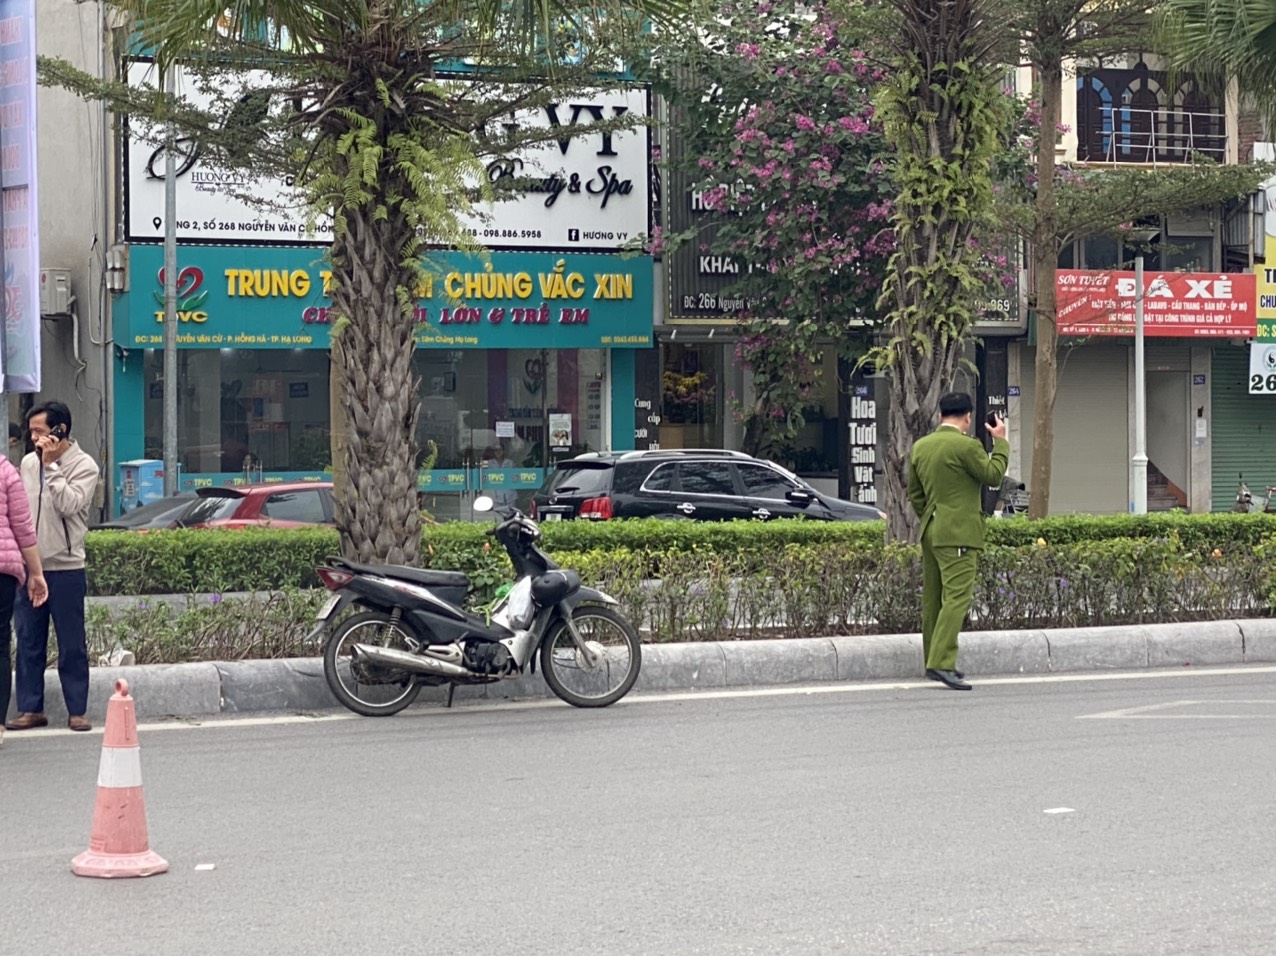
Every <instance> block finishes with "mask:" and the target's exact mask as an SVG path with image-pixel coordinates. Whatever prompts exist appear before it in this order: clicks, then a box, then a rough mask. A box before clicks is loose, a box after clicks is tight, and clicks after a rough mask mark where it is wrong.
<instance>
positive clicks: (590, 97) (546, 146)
mask: <svg viewBox="0 0 1276 956" xmlns="http://www.w3.org/2000/svg"><path fill="white" fill-rule="evenodd" d="M449 82H452V83H465V82H469V81H467V80H461V79H454V80H451V81H449ZM650 103H651V98H650V94H649V93H648V91H647V90H646V89H645V88H629V89H599V90H584V91H581V92H578V93H573V94H572V95H571V96H568V97H564V98H562V99H561V100H558V101H555V102H549V103H546V104H544V105H543V106H538V107H536V108H535V109H527V110H520V111H518V112H516V113H515V114H514V115H513V116H512V117H509V118H508V119H507V120H505V121H504V122H503V123H502V125H506V126H510V127H513V128H515V129H518V128H521V129H522V130H523V131H524V132H526V131H529V130H544V131H553V132H554V133H558V132H559V131H561V133H562V135H561V136H560V135H555V136H553V137H551V138H550V139H548V140H547V141H545V142H541V143H536V144H531V145H526V146H523V147H522V148H520V149H519V150H517V151H516V152H515V153H514V154H513V155H511V156H509V157H506V158H497V159H493V160H491V161H490V162H489V163H488V164H487V176H488V179H489V180H490V181H491V183H492V185H493V188H496V189H509V190H512V192H513V197H512V198H508V199H503V200H501V201H499V202H496V203H490V204H488V205H486V206H483V207H481V208H480V210H479V215H477V216H475V217H472V218H470V219H469V220H468V221H467V225H468V227H469V229H470V232H471V233H472V234H473V235H474V237H475V238H476V239H477V240H478V241H479V243H481V244H482V245H484V246H486V247H487V248H489V249H580V250H594V251H603V250H606V251H614V250H620V249H624V248H626V247H628V246H630V245H632V244H633V242H634V241H635V240H636V239H638V238H639V237H640V236H643V235H645V234H646V233H647V232H648V231H649V230H650V228H651V198H652V197H651V172H650V170H651V131H650V127H649V126H648V125H647V123H646V119H647V118H648V117H650V115H651V105H650ZM630 119H634V120H641V122H640V123H639V124H638V125H637V126H634V127H632V128H626V129H608V128H607V127H605V126H600V124H603V123H607V122H615V121H626V120H630ZM592 126H598V127H599V128H598V129H597V130H593V131H590V129H589V128H590V127H592ZM582 130H583V131H582ZM569 134H570V135H569Z"/></svg>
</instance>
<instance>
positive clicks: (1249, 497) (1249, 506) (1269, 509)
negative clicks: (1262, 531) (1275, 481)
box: [1232, 474, 1276, 514]
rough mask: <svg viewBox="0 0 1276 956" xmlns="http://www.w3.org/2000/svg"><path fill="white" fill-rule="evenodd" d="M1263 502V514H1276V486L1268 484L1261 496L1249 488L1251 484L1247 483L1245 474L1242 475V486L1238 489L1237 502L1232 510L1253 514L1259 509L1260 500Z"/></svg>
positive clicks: (1238, 512)
mask: <svg viewBox="0 0 1276 956" xmlns="http://www.w3.org/2000/svg"><path fill="white" fill-rule="evenodd" d="M1260 501H1261V502H1262V509H1261V510H1262V512H1263V514H1276V486H1273V485H1268V486H1267V487H1266V488H1265V489H1264V492H1263V495H1262V496H1261V497H1260V496H1258V495H1255V494H1254V493H1253V492H1251V491H1250V490H1249V486H1248V485H1246V484H1245V476H1244V475H1243V474H1242V475H1241V476H1240V487H1238V488H1237V489H1236V504H1234V505H1232V511H1234V512H1236V513H1237V514H1253V513H1254V512H1257V511H1258V510H1259V502H1260Z"/></svg>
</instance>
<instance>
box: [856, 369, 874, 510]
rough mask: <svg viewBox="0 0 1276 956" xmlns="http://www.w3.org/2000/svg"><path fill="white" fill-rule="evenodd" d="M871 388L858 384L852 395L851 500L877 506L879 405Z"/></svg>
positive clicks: (866, 384) (867, 385) (870, 386)
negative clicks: (875, 475) (876, 475)
mask: <svg viewBox="0 0 1276 956" xmlns="http://www.w3.org/2000/svg"><path fill="white" fill-rule="evenodd" d="M872 394H873V389H872V385H871V384H868V383H865V384H863V385H856V386H855V391H854V393H853V394H852V395H851V414H850V422H849V427H850V430H851V436H850V437H851V441H850V454H851V500H853V501H858V502H860V503H861V504H866V505H873V504H877V483H876V479H875V477H874V473H875V472H876V470H877V402H876V401H875V400H874V399H873V398H872V397H871V396H872Z"/></svg>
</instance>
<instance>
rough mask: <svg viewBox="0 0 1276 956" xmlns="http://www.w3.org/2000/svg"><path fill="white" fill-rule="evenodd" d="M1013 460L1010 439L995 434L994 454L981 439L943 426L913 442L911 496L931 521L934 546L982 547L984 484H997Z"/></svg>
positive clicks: (923, 518) (924, 520) (916, 508)
mask: <svg viewBox="0 0 1276 956" xmlns="http://www.w3.org/2000/svg"><path fill="white" fill-rule="evenodd" d="M1009 461H1010V443H1009V442H1007V441H1006V440H1005V439H1004V438H998V439H994V441H993V444H992V457H991V458H990V457H989V456H988V453H987V452H985V451H984V446H983V445H982V444H981V443H980V442H979V441H978V439H975V438H971V437H970V436H969V435H966V434H965V433H963V432H961V431H959V430H958V429H956V428H951V427H948V426H940V427H939V428H937V429H935V431H933V432H931V433H930V434H929V435H927V436H926V437H925V438H922V439H919V440H918V442H917V444H915V445H914V446H913V453H912V455H911V456H910V457H909V462H908V500H909V501H910V502H911V503H912V505H913V510H914V511H916V512H917V517H919V518H921V521H922V528H921V530H922V533H925V532H926V529H927V526H928V525H929V526H930V539H929V540H930V546H931V547H932V548H982V547H983V546H984V508H983V495H982V494H981V492H982V489H983V487H984V486H985V485H990V486H992V487H997V486H999V485H1000V484H1001V479H1002V478H1003V477H1005V474H1006V465H1007V464H1008V463H1009Z"/></svg>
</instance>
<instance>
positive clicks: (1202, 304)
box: [1055, 269, 1257, 338]
mask: <svg viewBox="0 0 1276 956" xmlns="http://www.w3.org/2000/svg"><path fill="white" fill-rule="evenodd" d="M1143 280H1144V282H1143V290H1142V293H1143V334H1144V335H1146V336H1159V337H1170V336H1177V337H1182V338H1215V337H1221V338H1253V336H1254V334H1255V332H1256V330H1257V329H1256V317H1255V283H1254V276H1253V275H1252V274H1249V273H1243V272H1222V273H1214V272H1210V273H1192V272H1148V273H1145V274H1144V277H1143ZM1055 285H1056V289H1057V293H1058V306H1057V310H1058V311H1057V321H1058V327H1059V334H1060V335H1069V336H1091V335H1105V336H1106V335H1133V334H1134V322H1135V306H1136V303H1137V301H1138V297H1139V290H1138V289H1137V287H1136V284H1135V276H1134V273H1133V272H1107V271H1102V270H1081V269H1060V270H1059V271H1058V272H1057V273H1056V277H1055Z"/></svg>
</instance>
